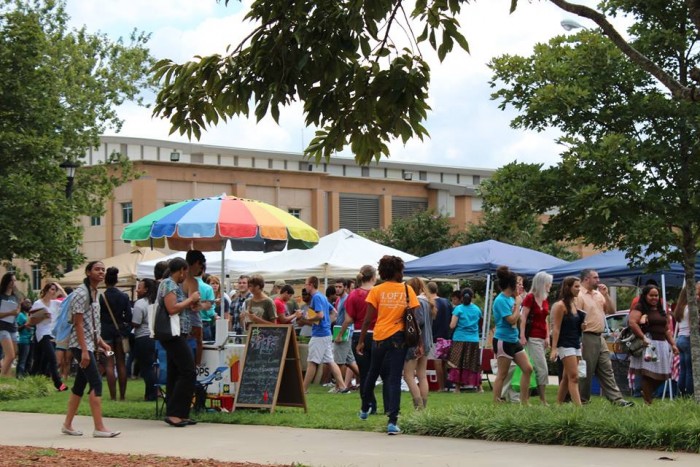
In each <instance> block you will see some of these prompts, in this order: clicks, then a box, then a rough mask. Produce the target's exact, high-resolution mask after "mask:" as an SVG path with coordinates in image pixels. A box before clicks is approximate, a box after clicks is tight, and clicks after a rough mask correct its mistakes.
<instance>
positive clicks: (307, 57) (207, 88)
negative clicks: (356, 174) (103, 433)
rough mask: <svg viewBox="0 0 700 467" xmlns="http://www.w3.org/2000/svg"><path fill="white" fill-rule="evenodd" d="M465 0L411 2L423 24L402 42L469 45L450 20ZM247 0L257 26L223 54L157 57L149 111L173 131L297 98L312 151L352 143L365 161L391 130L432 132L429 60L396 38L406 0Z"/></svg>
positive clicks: (275, 112)
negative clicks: (180, 60) (156, 85)
mask: <svg viewBox="0 0 700 467" xmlns="http://www.w3.org/2000/svg"><path fill="white" fill-rule="evenodd" d="M463 3H464V2H463V1H459V0H450V1H447V0H437V1H432V2H430V4H428V2H427V1H418V2H416V6H415V8H414V11H413V12H412V16H413V17H420V18H421V19H424V20H425V21H426V24H427V25H426V29H425V30H424V32H423V33H422V34H421V35H420V36H419V37H418V38H416V39H413V38H411V37H408V42H409V43H411V44H412V45H414V46H416V45H418V44H419V43H420V42H423V41H425V40H429V42H430V44H431V46H432V47H433V48H434V49H435V50H436V51H437V52H438V56H439V57H440V59H441V60H443V59H444V58H445V57H446V56H447V54H449V53H450V52H451V51H452V50H453V48H454V45H455V44H457V45H459V47H462V48H463V49H465V50H468V44H467V41H466V39H465V38H464V37H463V36H462V34H461V33H460V32H459V23H458V22H457V20H456V16H457V15H458V14H459V12H460V8H461V5H462V4H463ZM250 8H251V9H250V11H249V12H248V14H247V16H246V17H247V18H248V19H250V20H252V21H253V22H255V23H256V27H255V29H254V30H253V31H252V32H251V34H250V35H249V36H248V38H247V39H246V40H245V41H244V42H242V43H241V44H238V45H236V46H231V47H230V48H229V50H230V52H229V53H227V55H225V56H218V55H212V56H208V57H200V58H197V59H196V60H194V61H192V62H188V63H184V64H181V65H179V64H174V63H172V62H169V61H161V62H158V63H157V64H156V65H155V66H154V68H153V72H154V77H155V79H156V80H158V81H159V82H160V83H161V85H162V88H161V90H160V92H159V93H158V97H157V100H156V105H155V107H154V110H153V113H154V115H156V116H162V117H165V118H168V119H169V120H170V123H171V125H172V126H171V132H179V133H180V134H186V135H188V136H190V137H192V136H194V137H199V135H200V134H201V131H203V130H205V129H206V128H207V127H208V126H209V125H215V124H217V123H218V122H219V121H220V120H227V119H229V118H232V117H234V116H246V117H247V116H249V112H250V108H249V106H251V105H252V106H254V108H255V117H256V118H257V119H258V120H260V119H262V118H265V117H266V116H267V115H271V116H272V118H273V119H275V120H276V121H277V120H278V118H279V112H280V108H281V107H284V106H287V105H289V104H290V103H291V102H293V101H296V100H300V101H302V102H303V104H304V113H305V117H306V118H305V121H306V124H307V125H309V126H315V127H317V128H318V131H317V133H316V136H315V137H314V138H313V139H312V141H311V143H310V144H309V146H308V147H307V148H306V150H305V154H306V155H307V156H308V157H309V158H312V159H316V160H320V159H324V158H328V157H330V156H331V155H333V154H334V153H335V152H337V151H341V150H343V149H344V148H346V147H347V146H350V149H351V150H352V151H353V153H354V154H355V159H356V161H357V162H358V163H359V164H368V163H370V162H371V161H374V160H379V159H380V158H381V157H384V156H389V150H388V143H389V141H391V140H392V139H398V138H400V139H401V141H403V142H404V143H405V142H407V141H408V140H409V139H411V138H414V137H418V138H421V139H422V138H423V137H424V136H425V135H427V134H428V133H427V131H426V130H425V128H424V126H423V121H424V120H425V118H426V116H427V111H428V110H429V106H428V104H427V98H428V86H429V84H430V69H429V67H428V65H427V63H426V62H425V61H424V60H423V59H422V57H421V55H420V51H419V50H414V48H401V47H400V46H399V45H397V44H400V43H402V42H405V41H403V38H401V40H394V39H393V37H392V36H393V34H394V31H396V33H397V34H401V35H403V34H411V33H410V32H408V31H410V28H408V27H407V26H408V25H407V24H405V19H404V18H405V16H406V14H405V12H403V11H402V9H403V5H402V2H400V1H398V0H373V1H371V2H369V1H362V0H352V1H342V2H339V1H337V0H313V1H312V0H302V1H299V2H294V4H293V6H290V4H289V2H287V1H285V0H257V1H255V2H253V4H252V5H251V7H250ZM402 22H403V23H402ZM398 26H400V27H398ZM438 37H439V38H440V40H437V38H438Z"/></svg>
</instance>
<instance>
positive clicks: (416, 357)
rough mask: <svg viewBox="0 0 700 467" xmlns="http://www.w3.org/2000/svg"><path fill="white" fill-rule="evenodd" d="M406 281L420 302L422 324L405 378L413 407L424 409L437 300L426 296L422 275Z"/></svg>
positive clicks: (404, 373)
mask: <svg viewBox="0 0 700 467" xmlns="http://www.w3.org/2000/svg"><path fill="white" fill-rule="evenodd" d="M406 283H407V284H408V287H409V288H412V289H413V291H414V292H415V293H416V296H417V297H418V303H420V307H419V308H418V309H417V310H416V318H417V320H418V324H419V325H420V333H421V334H420V336H421V343H420V344H419V345H418V346H416V347H411V348H409V349H408V352H407V353H406V362H405V363H404V366H403V379H404V381H406V385H407V386H408V391H409V392H410V393H411V397H413V408H415V409H424V408H425V407H427V405H428V391H429V387H428V354H429V353H430V350H431V348H432V346H433V318H434V317H435V315H436V314H437V308H436V307H435V300H434V299H432V297H431V298H428V297H427V296H426V294H425V290H426V289H425V283H424V282H423V280H422V279H421V278H420V277H413V278H411V279H409V280H408V281H407V282H406ZM416 380H418V382H416Z"/></svg>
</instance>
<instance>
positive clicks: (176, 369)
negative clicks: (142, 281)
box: [157, 258, 199, 427]
mask: <svg viewBox="0 0 700 467" xmlns="http://www.w3.org/2000/svg"><path fill="white" fill-rule="evenodd" d="M187 267H188V266H187V261H185V260H184V259H182V258H173V259H171V260H170V263H169V265H168V269H169V271H170V276H169V277H168V278H167V279H163V281H162V282H161V283H160V286H159V287H158V295H157V299H158V301H159V302H160V301H162V305H163V306H164V307H165V310H166V311H167V312H168V314H169V315H170V316H172V315H179V317H180V335H179V336H174V337H172V338H170V339H161V340H159V342H160V344H161V345H162V346H163V348H164V349H165V352H166V354H167V368H168V379H167V382H166V390H167V394H168V401H167V403H166V407H165V418H164V421H165V423H167V424H168V425H171V426H176V427H183V426H187V425H194V424H195V423H197V422H195V421H194V420H192V419H190V418H189V417H190V406H191V405H192V396H193V395H194V383H195V378H196V377H197V375H196V373H195V368H194V356H193V355H192V349H191V348H190V346H189V344H188V343H187V335H188V334H189V333H190V315H191V313H189V311H190V308H191V307H192V305H194V304H196V303H197V302H198V301H199V291H194V292H192V293H191V294H190V296H189V297H185V292H184V291H183V290H182V288H181V287H180V284H182V283H183V282H184V281H185V279H186V278H187ZM160 305H161V304H160V303H159V306H160Z"/></svg>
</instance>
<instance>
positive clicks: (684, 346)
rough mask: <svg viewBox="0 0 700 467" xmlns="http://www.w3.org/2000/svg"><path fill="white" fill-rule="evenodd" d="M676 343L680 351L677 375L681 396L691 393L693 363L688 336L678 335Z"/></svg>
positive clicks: (690, 394)
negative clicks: (679, 368) (679, 369)
mask: <svg viewBox="0 0 700 467" xmlns="http://www.w3.org/2000/svg"><path fill="white" fill-rule="evenodd" d="M676 345H677V346H678V350H680V353H681V371H680V376H679V377H678V390H679V391H680V393H681V395H683V396H692V395H693V363H692V361H691V355H690V337H689V336H678V338H677V339H676Z"/></svg>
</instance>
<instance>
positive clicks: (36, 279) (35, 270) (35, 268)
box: [32, 264, 41, 290]
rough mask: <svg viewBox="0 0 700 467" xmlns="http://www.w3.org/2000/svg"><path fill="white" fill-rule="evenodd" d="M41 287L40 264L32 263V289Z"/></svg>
mask: <svg viewBox="0 0 700 467" xmlns="http://www.w3.org/2000/svg"><path fill="white" fill-rule="evenodd" d="M40 288H41V266H39V265H38V264H34V265H32V290H39V289H40Z"/></svg>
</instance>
